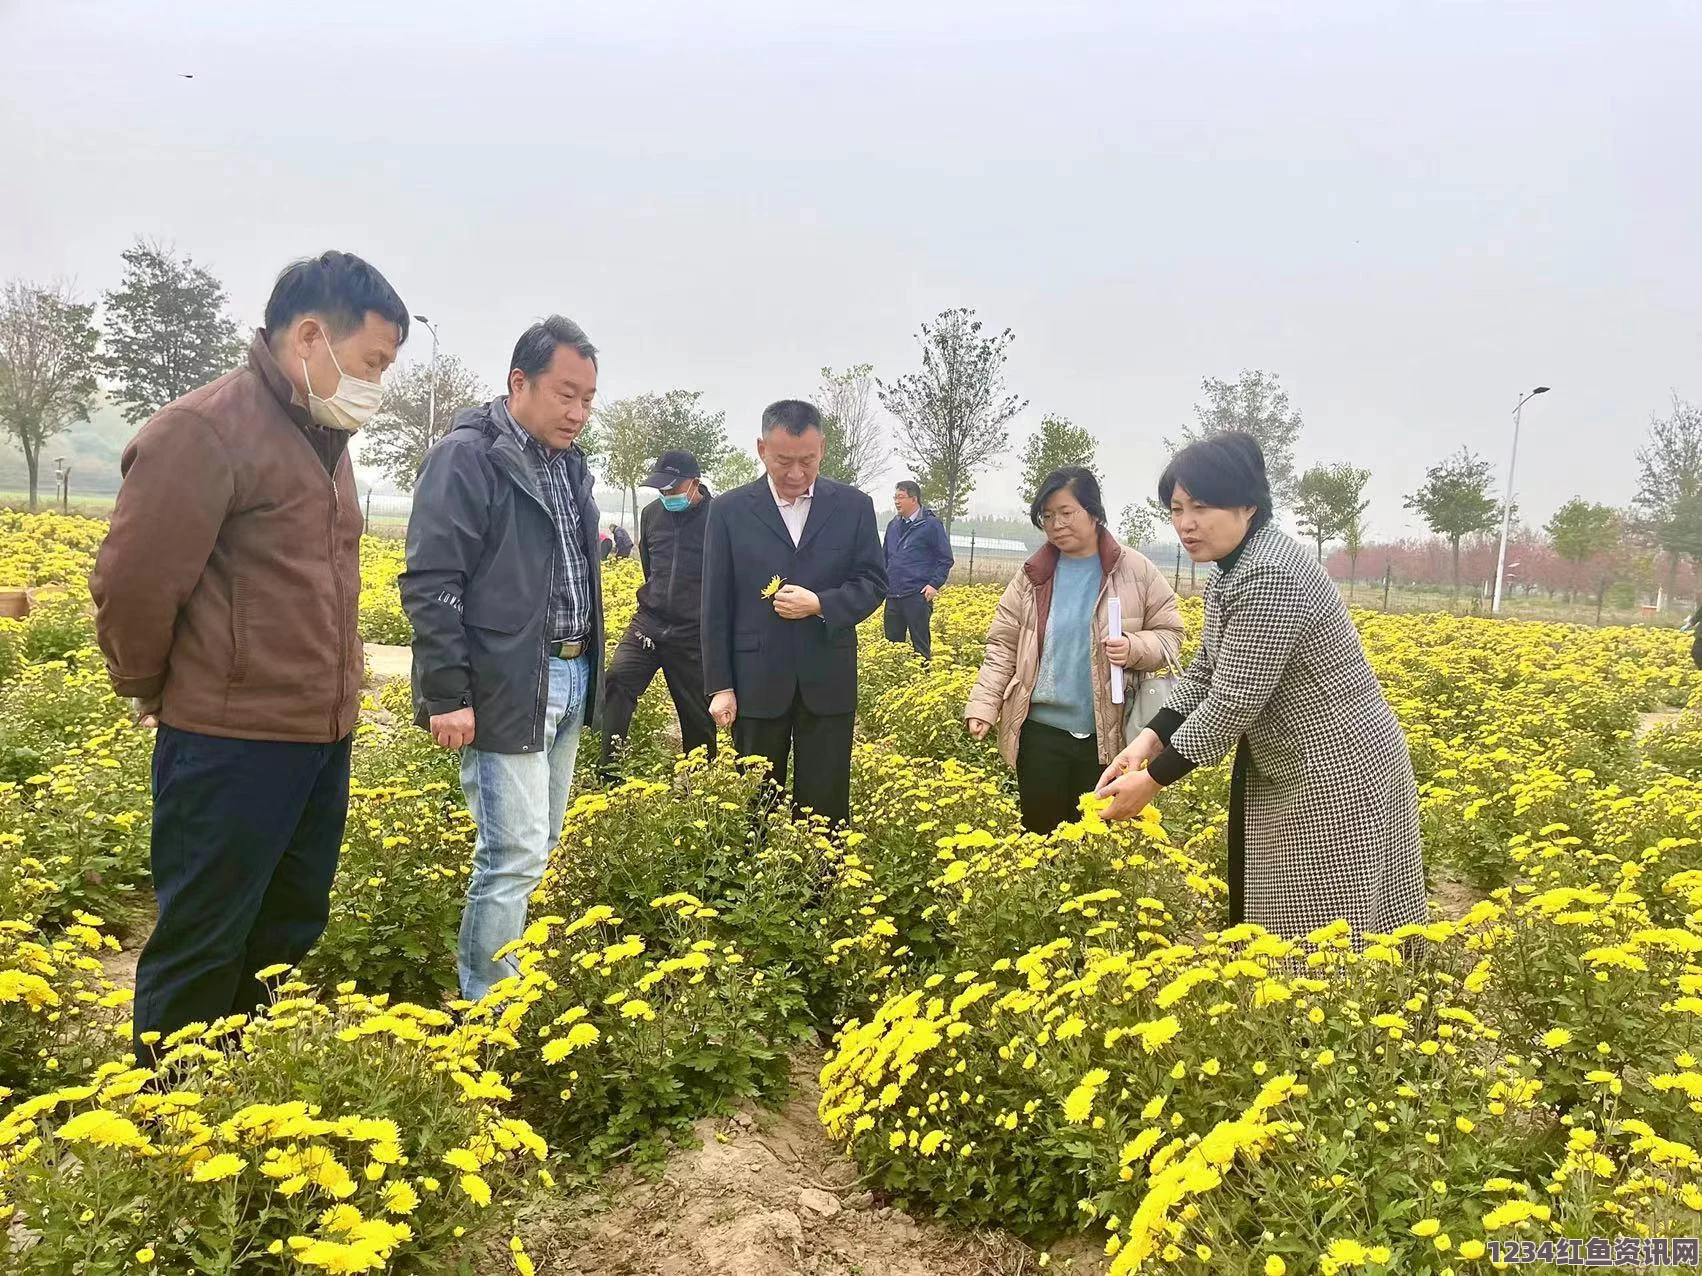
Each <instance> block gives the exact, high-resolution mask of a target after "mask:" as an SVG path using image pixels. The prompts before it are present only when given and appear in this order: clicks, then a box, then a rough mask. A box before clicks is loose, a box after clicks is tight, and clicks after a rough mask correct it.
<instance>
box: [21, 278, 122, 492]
mask: <svg viewBox="0 0 1702 1276" xmlns="http://www.w3.org/2000/svg"><path fill="white" fill-rule="evenodd" d="M93 317H94V307H93V306H92V305H86V304H84V303H82V302H79V301H78V300H77V299H76V297H75V296H74V295H73V294H72V292H71V290H70V288H69V287H67V286H66V285H64V284H55V285H51V286H47V287H42V286H39V285H36V284H30V283H25V282H24V281H22V280H17V279H15V280H13V281H11V282H10V283H8V284H7V285H6V288H5V291H4V292H3V293H0V430H4V431H5V433H6V434H7V435H9V436H10V437H11V438H12V440H13V441H14V442H16V443H17V445H18V447H19V448H20V449H21V450H22V451H23V454H24V464H25V466H26V467H28V469H29V477H30V508H31V509H32V510H33V509H35V508H36V501H37V485H38V480H39V478H40V473H41V450H42V447H43V446H44V445H45V444H46V443H47V441H48V440H49V439H51V438H52V437H53V436H54V435H56V434H58V433H59V432H60V431H61V430H63V429H64V428H65V427H66V426H68V425H70V424H71V423H72V422H73V421H78V420H82V419H84V418H86V417H87V416H88V413H89V406H90V404H91V402H92V401H93V399H94V395H95V390H96V384H95V360H96V354H95V348H96V346H97V345H98V343H99V341H100V334H99V333H97V332H96V331H95V327H94V324H93V322H92V319H93Z"/></svg>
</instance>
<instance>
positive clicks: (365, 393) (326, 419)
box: [301, 343, 384, 434]
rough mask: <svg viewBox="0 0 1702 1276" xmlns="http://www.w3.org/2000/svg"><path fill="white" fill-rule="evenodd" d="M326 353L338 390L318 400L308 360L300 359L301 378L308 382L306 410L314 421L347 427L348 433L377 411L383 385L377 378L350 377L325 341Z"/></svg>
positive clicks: (330, 428) (330, 425)
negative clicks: (334, 369)
mask: <svg viewBox="0 0 1702 1276" xmlns="http://www.w3.org/2000/svg"><path fill="white" fill-rule="evenodd" d="M325 349H326V352H327V353H328V354H330V356H331V366H332V367H334V368H336V369H337V389H336V390H335V392H333V393H332V395H331V397H330V398H328V399H321V398H320V397H319V396H318V395H317V394H315V393H314V392H313V379H312V378H311V377H309V376H308V375H307V359H306V358H305V357H304V358H303V359H302V361H301V379H302V380H303V381H305V382H307V412H308V415H309V416H311V417H312V418H313V420H314V422H315V424H318V425H323V426H324V427H325V428H326V429H329V430H347V431H348V432H349V433H351V434H352V433H353V432H354V431H356V430H358V429H360V428H361V426H363V425H365V424H366V423H367V422H368V421H370V420H372V415H373V413H375V412H377V411H378V405H379V404H380V403H382V402H383V401H384V387H383V386H381V385H380V384H379V383H378V382H376V381H362V380H361V379H360V378H359V377H351V376H350V375H349V374H348V373H346V372H344V371H343V365H342V364H340V363H338V362H337V352H336V351H335V350H332V349H331V347H330V345H329V343H327V345H326V347H325Z"/></svg>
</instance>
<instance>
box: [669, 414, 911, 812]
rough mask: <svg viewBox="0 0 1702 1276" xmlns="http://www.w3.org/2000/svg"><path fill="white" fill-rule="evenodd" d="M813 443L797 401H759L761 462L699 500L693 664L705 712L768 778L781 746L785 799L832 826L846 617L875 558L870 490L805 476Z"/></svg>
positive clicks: (853, 630)
mask: <svg viewBox="0 0 1702 1276" xmlns="http://www.w3.org/2000/svg"><path fill="white" fill-rule="evenodd" d="M823 445H824V438H823V435H822V427H821V413H819V412H817V411H816V409H815V408H814V407H813V406H812V405H811V404H808V403H803V402H800V401H798V400H796V399H784V400H782V401H781V402H779V403H774V404H770V405H769V407H768V408H767V409H766V410H765V411H764V412H763V414H762V437H761V438H760V439H758V440H757V445H756V450H757V455H758V456H759V457H760V458H761V459H762V465H763V469H764V470H766V471H767V474H766V475H765V476H764V477H762V478H759V479H757V480H756V482H754V483H747V484H746V485H745V486H743V487H739V488H734V489H733V490H732V491H730V492H728V493H727V494H726V495H725V496H723V497H721V498H720V499H719V500H717V501H715V502H714V503H713V504H712V505H711V506H710V508H709V527H708V531H707V533H706V543H705V545H704V561H703V672H704V682H705V684H706V686H707V687H708V688H710V689H711V691H712V695H711V698H710V702H709V712H710V716H711V717H713V718H714V719H715V721H716V723H717V724H718V725H720V726H731V727H732V728H733V743H734V745H735V746H736V747H737V748H738V750H739V753H740V754H741V755H744V756H755V757H764V758H767V759H768V761H769V763H770V764H771V765H772V767H773V768H774V770H773V780H774V782H775V783H776V784H785V782H786V761H787V755H788V754H789V753H791V754H795V756H796V765H795V766H794V767H793V769H792V800H793V805H794V807H796V808H805V807H807V808H809V809H811V810H813V811H815V812H816V813H817V814H818V815H822V816H825V817H826V818H827V819H828V820H830V821H832V822H833V823H835V824H844V823H845V822H846V821H848V820H849V819H850V818H851V728H852V723H853V720H854V719H855V717H856V711H857V625H858V624H859V622H861V621H863V620H865V619H867V618H868V617H869V616H871V615H873V614H874V610H875V608H876V607H877V606H879V605H880V601H881V599H882V598H884V597H885V596H886V562H885V559H884V557H883V555H882V553H881V544H880V537H879V536H878V535H877V533H876V531H875V506H874V502H873V501H871V500H870V499H869V498H868V497H867V496H866V495H864V494H863V493H862V492H860V491H858V490H857V489H856V488H854V487H848V486H846V485H845V484H843V483H835V482H834V481H833V480H832V479H825V478H818V477H816V474H817V471H818V470H819V469H820V468H821V458H822V451H823ZM776 580H778V581H779V588H778V590H777V591H775V592H772V593H771V592H770V590H769V587H770V585H771V584H773V583H774V582H775V581H776Z"/></svg>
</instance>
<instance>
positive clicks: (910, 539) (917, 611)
mask: <svg viewBox="0 0 1702 1276" xmlns="http://www.w3.org/2000/svg"><path fill="white" fill-rule="evenodd" d="M892 503H893V508H895V509H896V510H897V511H898V517H897V518H895V519H893V520H892V522H890V523H888V524H887V525H886V580H887V590H886V615H885V616H884V617H883V621H884V623H885V625H886V640H887V641H888V642H903V641H904V640H905V638H906V637H907V636H908V637H909V639H910V645H911V646H912V647H914V648H916V653H917V654H918V655H919V656H921V657H922V659H923V660H928V659H931V658H932V656H933V654H934V636H933V628H932V626H933V619H934V599H935V598H937V597H938V596H939V592H940V590H942V589H944V588H945V584H946V577H948V576H950V575H951V568H952V563H954V562H955V561H956V560H955V559H954V558H953V557H952V553H951V538H950V537H949V536H947V535H946V529H945V525H944V524H943V523H941V522H940V520H939V518H938V516H937V515H935V513H934V511H933V510H931V509H926V508H924V507H923V505H922V488H921V487H920V486H919V485H918V484H916V483H914V482H912V481H911V480H910V479H905V480H903V481H902V482H901V483H899V485H898V490H897V491H895V492H894V493H893V494H892Z"/></svg>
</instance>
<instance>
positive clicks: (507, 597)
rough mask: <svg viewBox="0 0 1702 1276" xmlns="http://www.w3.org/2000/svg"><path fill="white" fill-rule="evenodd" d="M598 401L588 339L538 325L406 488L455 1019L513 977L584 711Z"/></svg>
mask: <svg viewBox="0 0 1702 1276" xmlns="http://www.w3.org/2000/svg"><path fill="white" fill-rule="evenodd" d="M596 393H597V349H596V347H595V346H593V345H592V344H591V342H590V339H589V338H587V337H586V335H585V331H584V329H582V328H581V327H580V326H579V325H578V324H576V323H574V322H573V321H572V320H570V319H564V318H562V317H561V316H560V315H555V316H552V317H551V318H549V319H546V320H544V321H543V322H542V323H538V324H534V325H533V326H532V327H530V328H528V329H527V330H526V332H525V333H524V334H523V335H522V336H521V338H520V340H519V342H518V343H517V344H516V345H515V347H514V358H513V359H512V361H511V362H510V364H509V373H508V394H507V395H506V396H504V397H502V398H499V399H493V400H492V401H491V402H489V403H486V404H483V405H481V406H479V407H476V408H468V409H466V410H465V411H463V412H462V413H461V414H460V415H459V416H458V417H456V418H455V426H454V428H453V429H452V430H450V432H449V433H448V435H446V436H445V437H444V438H443V439H442V440H441V441H440V442H438V443H437V444H436V445H435V446H433V447H432V449H431V451H430V452H428V453H427V454H426V459H425V463H424V464H423V465H422V466H421V467H420V477H419V481H418V483H417V484H416V485H415V487H414V512H413V517H412V518H410V519H409V520H408V570H407V571H405V572H404V573H402V578H401V589H402V606H403V608H404V610H406V611H407V613H408V619H409V620H410V621H411V622H412V623H413V627H414V712H415V720H416V721H417V722H418V723H419V725H420V726H422V727H425V728H426V729H427V730H429V731H430V732H431V734H432V738H433V739H434V740H436V741H437V743H438V744H440V745H442V746H443V747H444V748H446V749H459V750H460V751H461V787H462V789H463V790H464V791H465V792H466V794H467V807H468V809H469V810H471V811H472V813H473V819H474V821H475V823H476V824H477V825H478V840H477V843H476V844H475V846H474V850H473V877H472V881H471V882H470V883H469V884H468V886H467V909H466V912H465V913H464V914H463V915H462V918H461V951H460V973H461V995H462V996H463V997H465V998H466V999H467V1000H469V1001H477V1000H478V999H480V998H481V997H483V996H484V995H485V994H486V993H488V992H489V991H490V990H491V986H492V985H493V984H496V983H498V982H500V981H501V980H502V979H504V978H505V977H507V976H509V975H512V974H514V973H516V969H517V967H516V965H515V962H514V959H513V958H512V957H504V958H502V959H500V960H498V958H497V956H496V954H497V953H498V952H500V951H501V950H502V949H503V948H504V947H506V946H507V945H508V944H510V943H512V942H513V941H514V940H516V939H519V938H520V935H521V933H522V932H523V931H524V930H525V929H526V904H527V900H528V899H530V897H531V894H532V892H533V890H535V889H536V888H537V885H538V882H539V881H540V880H541V879H542V877H543V875H544V869H545V867H546V866H547V865H548V863H549V858H550V852H551V851H552V850H554V849H555V845H556V843H557V841H559V840H560V838H561V826H562V818H563V816H564V815H565V814H566V812H567V800H568V795H569V793H570V792H571V790H572V786H573V764H574V759H575V757H576V756H577V754H578V751H579V731H580V728H581V727H582V726H584V725H588V724H589V722H590V719H591V717H592V710H593V707H594V706H595V705H596V703H597V683H598V676H599V673H600V671H601V668H602V659H603V594H602V573H601V568H602V559H601V557H600V556H599V554H598V552H597V539H598V537H597V505H596V502H595V501H594V500H593V499H592V495H591V485H592V477H591V471H590V469H589V468H588V467H587V466H586V463H585V453H584V451H583V450H582V449H581V448H580V447H579V445H578V438H579V434H580V431H581V430H583V429H584V428H585V422H586V421H587V420H588V419H589V418H590V415H591V406H592V402H593V400H594V398H595V397H596Z"/></svg>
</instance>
